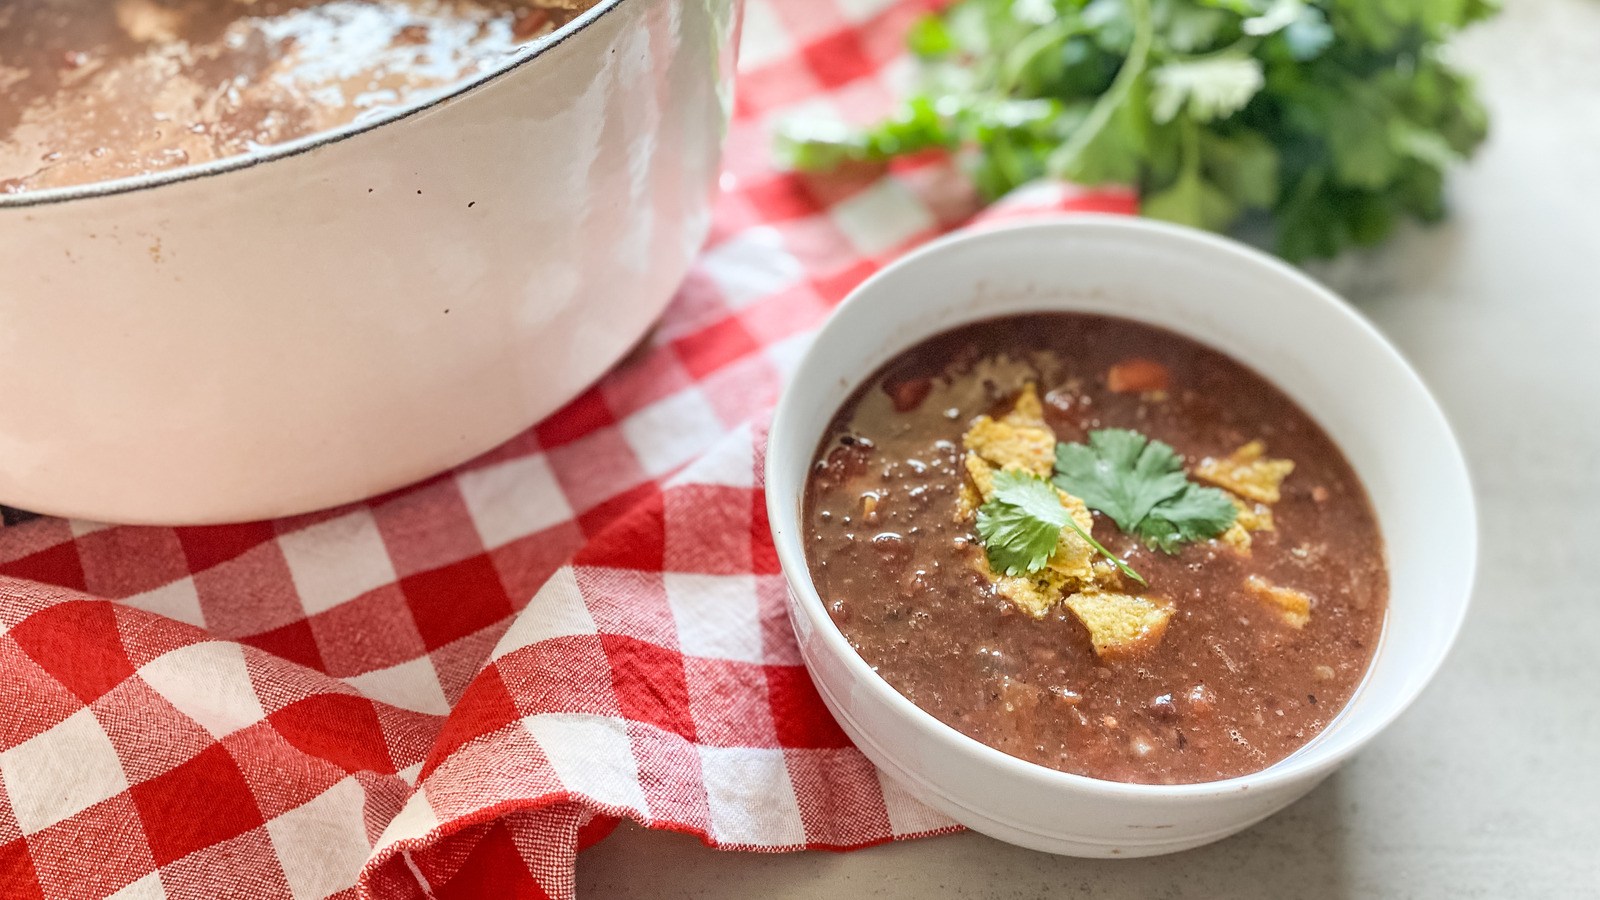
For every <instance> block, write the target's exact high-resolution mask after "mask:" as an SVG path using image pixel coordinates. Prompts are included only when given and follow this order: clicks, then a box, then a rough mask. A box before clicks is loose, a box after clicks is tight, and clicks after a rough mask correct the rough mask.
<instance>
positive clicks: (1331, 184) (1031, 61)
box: [779, 0, 1495, 259]
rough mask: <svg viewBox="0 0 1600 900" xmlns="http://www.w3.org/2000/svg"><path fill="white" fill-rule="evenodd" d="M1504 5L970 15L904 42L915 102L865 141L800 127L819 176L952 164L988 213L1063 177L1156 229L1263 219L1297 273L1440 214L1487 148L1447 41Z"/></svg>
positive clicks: (1213, 0)
mask: <svg viewBox="0 0 1600 900" xmlns="http://www.w3.org/2000/svg"><path fill="white" fill-rule="evenodd" d="M1494 11H1495V6H1494V0H958V2H956V3H954V4H953V5H951V6H950V7H948V8H947V9H946V10H945V11H944V12H942V13H940V14H937V15H933V16H929V17H927V18H924V19H922V20H920V21H919V22H918V23H917V24H916V25H915V26H914V27H913V28H912V29H911V32H910V35H909V43H910V46H911V50H912V51H913V53H914V54H915V56H916V57H917V59H918V60H919V61H920V66H919V71H920V81H919V87H918V89H917V90H916V91H915V92H914V93H913V94H912V95H911V96H910V97H909V98H908V99H907V100H905V101H904V102H903V103H902V104H901V105H900V106H899V108H898V109H897V110H896V111H895V112H894V113H893V114H892V115H891V116H890V117H889V118H887V119H886V120H884V121H882V122H880V123H878V124H876V125H873V126H871V127H869V128H866V129H854V128H850V127H847V126H844V125H841V124H838V123H834V122H819V121H815V120H812V121H806V120H796V121H791V122H789V123H787V124H786V126H785V128H784V130H783V132H782V133H781V134H780V136H779V151H780V155H781V156H782V157H784V159H785V160H786V161H787V162H788V163H789V164H790V165H792V166H794V167H797V168H800V169H806V170H825V169H831V168H833V167H835V166H837V165H839V164H840V163H843V162H846V161H851V160H858V161H882V160H887V159H889V158H892V157H895V156H901V155H905V154H909V153H916V152H919V151H922V150H926V149H928V148H932V147H940V148H945V149H947V150H950V151H954V152H956V153H957V154H959V156H960V157H961V159H962V160H963V162H964V163H965V165H966V167H967V169H968V171H969V172H970V173H971V175H972V177H973V179H974V180H975V182H976V183H977V186H978V188H979V190H981V191H982V192H983V193H984V194H985V195H986V196H988V197H990V198H994V197H998V196H999V195H1001V194H1003V193H1005V192H1006V191H1008V190H1010V189H1011V188H1013V187H1016V186H1017V185H1019V184H1022V183H1024V182H1026V181H1030V180H1032V179H1035V178H1038V177H1041V176H1045V175H1050V176H1055V177H1059V178H1064V179H1067V180H1069V181H1073V182H1076V183H1079V184H1085V185H1097V184H1106V183H1116V184H1128V185H1133V186H1135V187H1136V188H1137V189H1138V191H1139V193H1140V195H1141V197H1142V198H1143V209H1144V213H1145V214H1146V215H1149V216H1152V217H1154V218H1159V219H1166V220H1169V221H1173V222H1181V223H1184V224H1187V225H1194V226H1199V227H1202V228H1209V229H1212V230H1219V231H1220V230H1224V229H1226V228H1228V227H1230V226H1231V225H1233V224H1235V223H1236V222H1238V221H1239V220H1240V219H1241V217H1243V216H1245V215H1247V214H1250V213H1252V212H1254V213H1257V214H1264V215H1266V216H1267V217H1268V218H1269V220H1270V222H1271V224H1272V225H1273V230H1274V232H1275V239H1276V243H1277V250H1278V252H1279V253H1280V254H1281V255H1283V256H1285V257H1287V258H1289V259H1302V258H1306V257H1313V256H1323V257H1326V256H1333V255H1334V254H1336V253H1338V252H1339V251H1340V250H1342V249H1344V248H1345V247H1347V246H1350V245H1370V244H1375V243H1378V242H1379V241H1381V240H1383V239H1384V238H1385V237H1386V236H1387V235H1388V234H1389V233H1390V231H1391V230H1392V229H1393V228H1394V225H1395V224H1396V222H1397V221H1399V220H1400V219H1402V218H1404V217H1407V216H1412V217H1416V218H1418V219H1421V220H1423V221H1434V220H1437V219H1439V218H1440V217H1441V216H1442V215H1443V204H1442V197H1441V195H1442V187H1443V179H1444V172H1445V170H1446V169H1447V168H1448V167H1449V166H1451V165H1453V164H1454V163H1456V162H1459V161H1460V160H1462V159H1464V158H1465V157H1466V156H1467V155H1469V154H1470V153H1471V152H1472V151H1473V150H1474V148H1476V147H1477V146H1478V144H1479V143H1480V142H1481V141H1482V140H1483V137H1484V133H1485V128H1486V118H1485V115H1484V112H1483V109H1482V107H1481V106H1480V105H1479V103H1478V101H1477V98H1476V97H1475V95H1474V93H1473V90H1472V85H1471V84H1470V82H1468V81H1467V79H1465V78H1464V77H1463V76H1462V75H1460V74H1459V73H1457V72H1455V71H1454V70H1453V69H1451V68H1450V67H1449V66H1448V65H1447V64H1446V63H1445V62H1444V61H1443V60H1441V59H1440V56H1439V47H1440V44H1441V42H1442V41H1443V40H1445V39H1446V38H1447V37H1449V36H1450V35H1451V34H1453V33H1454V32H1455V31H1456V30H1458V29H1460V28H1462V27H1463V26H1465V25H1468V24H1470V23H1472V22H1475V21H1478V20H1480V19H1483V18H1486V17H1487V16H1489V15H1490V14H1491V13H1493V12H1494Z"/></svg>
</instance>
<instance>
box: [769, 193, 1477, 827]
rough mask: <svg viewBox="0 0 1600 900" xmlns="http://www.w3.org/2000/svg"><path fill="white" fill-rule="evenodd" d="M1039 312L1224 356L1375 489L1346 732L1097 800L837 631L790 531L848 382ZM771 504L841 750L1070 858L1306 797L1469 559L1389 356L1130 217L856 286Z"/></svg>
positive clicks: (948, 252)
mask: <svg viewBox="0 0 1600 900" xmlns="http://www.w3.org/2000/svg"><path fill="white" fill-rule="evenodd" d="M1041 310H1070V311H1080V312H1092V313H1104V314H1111V315H1117V316H1122V317H1125V318H1129V319H1135V320H1138V321H1142V322H1148V323H1151V324H1154V325H1159V326H1162V327H1164V328H1167V329H1170V330H1172V331H1176V332H1178V333H1180V334H1184V335H1187V336H1188V337H1190V338H1193V339H1195V340H1198V341H1200V342H1202V343H1205V344H1208V345H1210V346H1212V347H1214V348H1216V349H1218V350H1221V351H1223V352H1225V353H1227V354H1228V355H1230V356H1231V357H1233V358H1234V359H1236V360H1239V361H1241V362H1243V363H1245V364H1247V365H1249V366H1250V367H1252V368H1253V369H1255V370H1256V371H1257V372H1259V373H1261V374H1262V375H1264V376H1265V377H1266V378H1267V379H1268V380H1269V381H1271V382H1273V383H1274V384H1276V385H1277V386H1278V387H1280V388H1281V389H1283V390H1284V391H1285V392H1287V393H1288V394H1289V396H1291V397H1292V398H1294V400H1295V401H1296V402H1298V403H1299V404H1300V405H1301V406H1302V407H1303V408H1304V409H1305V410H1306V411H1307V412H1308V413H1310V415H1311V416H1312V417H1313V418H1314V419H1316V420H1317V421H1318V422H1319V423H1320V424H1321V425H1322V426H1323V428H1325V429H1326V430H1327V431H1328V433H1329V434H1330V435H1331V436H1332V437H1333V439H1334V440H1335V441H1336V442H1337V443H1338V444H1339V446H1340V447H1341V448H1342V449H1343V450H1344V453H1345V455H1346V456H1347V457H1348V458H1349V460H1350V462H1351V464H1352V465H1353V466H1354V467H1355V470H1356V472H1357V474H1358V475H1359V476H1360V478H1361V480H1362V482H1363V483H1364V484H1365V485H1366V488H1367V491H1368V493H1369V494H1370V496H1371V498H1372V502H1373V505H1374V507H1375V508H1376V511H1377V515H1378V521H1379V525H1380V528H1381V529H1382V532H1383V536H1384V540H1385V543H1386V545H1387V552H1388V562H1389V578H1390V606H1389V613H1388V619H1387V622H1386V624H1385V627H1384V632H1383V638H1382V640H1381V642H1380V645H1379V647H1378V650H1377V654H1376V657H1375V659H1374V661H1373V664H1372V668H1371V670H1370V671H1369V673H1368V675H1367V679H1366V681H1365V682H1364V684H1363V685H1362V686H1361V688H1360V689H1359V690H1358V692H1357V694H1356V696H1355V698H1354V699H1353V700H1352V701H1351V702H1350V705H1349V706H1348V707H1347V708H1346V709H1345V711H1344V712H1343V714H1341V715H1340V716H1339V717H1338V718H1337V719H1336V720H1335V721H1334V722H1333V723H1332V724H1330V725H1329V727H1328V728H1327V729H1326V730H1325V731H1324V732H1323V733H1322V734H1321V735H1319V736H1318V737H1317V738H1316V739H1315V740H1313V741H1312V742H1311V743H1310V744H1308V745H1307V746H1306V747H1305V748H1303V749H1302V750H1300V751H1299V752H1297V753H1295V754H1294V755H1292V756H1290V757H1289V758H1288V759H1286V760H1284V761H1282V762H1279V763H1277V764H1276V765H1273V766H1271V767H1270V768H1268V769H1266V770H1264V771H1261V772H1257V773H1255V774H1252V775H1246V776H1244V777H1241V778H1233V779H1229V780H1226V781H1218V782H1211V783H1207V784H1190V785H1175V786H1166V785H1140V784H1121V783H1117V782H1110V781H1100V780H1097V779H1092V778H1085V777H1082V776H1078V775H1068V774H1065V773H1062V772H1057V771H1055V770H1053V769H1047V768H1044V767H1042V766H1038V765H1034V764H1032V763H1028V762H1024V761H1022V760H1020V759H1017V758H1015V757H1012V756H1008V755H1006V754H1004V753H1001V752H1000V751H998V750H994V749H991V748H989V747H987V746H985V745H983V744H981V743H979V742H978V741H976V740H973V739H972V738H969V737H967V736H965V735H962V734H960V733H959V732H957V731H955V730H954V729H952V728H949V727H948V726H946V725H944V724H943V723H941V722H939V721H938V720H937V719H935V718H934V717H933V716H931V715H929V714H928V713H926V712H924V711H922V710H921V709H919V708H918V707H916V706H915V705H913V704H912V703H911V702H910V701H909V700H907V699H905V698H904V697H902V696H901V695H900V694H899V693H898V692H897V691H895V690H894V689H893V688H891V687H890V686H889V685H888V684H887V683H886V682H884V681H883V680H882V679H880V678H878V677H877V676H876V675H875V674H873V672H872V670H871V669H870V668H869V667H868V666H867V664H866V663H865V662H863V661H862V659H861V657H860V656H858V655H857V654H856V652H855V651H854V650H853V649H851V647H850V645H849V644H848V643H847V642H846V641H845V639H844V637H843V635H842V634H840V632H839V631H838V629H837V628H836V627H835V626H834V624H833V622H832V620H831V619H829V617H828V613H827V611H826V610H825V609H824V608H823V604H822V601H821V600H820V599H819V598H818V596H817V591H816V588H815V587H814V586H813V585H812V583H811V577H810V574H809V572H808V571H807V568H806V560H805V554H804V549H803V541H802V529H801V525H800V505H801V497H802V491H803V490H804V486H805V480H806V474H807V470H808V468H809V466H810V462H811V459H812V456H813V454H814V453H815V452H816V449H817V444H818V441H819V440H820V438H821V435H822V433H823V430H824V428H825V426H826V425H827V423H828V421H829V420H830V419H831V418H832V416H833V415H834V413H835V412H836V411H837V410H838V408H839V406H840V404H841V403H843V402H844V400H845V399H846V397H848V396H849V394H850V392H851V391H852V390H853V389H854V388H855V387H856V385H858V384H860V383H861V382H862V381H863V380H864V379H865V378H866V377H867V376H868V375H870V374H871V373H872V372H873V371H874V370H875V369H877V368H878V367H879V366H880V365H882V364H883V363H884V362H886V361H888V360H889V359H890V358H892V357H893V356H895V355H896V354H897V353H899V352H900V351H902V350H904V349H906V348H908V347H910V346H911V345H913V344H915V343H917V342H918V341H920V340H921V339H923V338H926V337H928V336H930V335H933V334H935V333H938V332H941V331H944V330H946V329H949V328H952V327H954V326H957V325H960V324H963V323H966V322H971V321H974V320H978V319H986V318H991V317H994V316H1002V315H1008V314H1012V313H1021V312H1034V311H1041ZM766 489H767V508H768V516H769V518H770V520H771V523H772V531H773V537H774V538H775V540H776V542H777V549H778V557H779V559H780V561H781V562H782V565H783V571H784V574H785V576H786V577H787V579H788V584H789V589H790V604H789V614H790V617H791V619H792V620H793V623H794V628H795V632H796V634H797V635H798V636H799V639H800V649H801V653H802V655H803V656H804V658H805V662H806V667H807V668H808V669H809V670H810V672H811V677H812V679H813V680H814V681H815V682H816V685H817V689H818V690H819V691H820V692H821V694H822V698H823V701H824V702H826V703H827V705H828V708H829V709H830V710H832V711H833V714H834V715H835V716H836V717H837V718H838V720H839V723H840V725H842V726H843V728H844V730H845V732H846V733H847V734H849V735H850V738H851V739H852V740H853V741H855V743H856V745H857V746H859V747H860V748H861V750H862V752H864V753H865V754H866V755H867V757H868V758H870V759H871V760H872V761H873V762H874V763H876V764H877V765H878V766H879V768H881V769H883V770H884V771H885V772H887V773H888V774H889V776H890V777H892V778H893V779H894V780H895V781H897V782H899V783H900V784H902V785H903V786H904V787H905V788H906V789H908V790H909V791H910V792H911V793H912V794H913V795H914V796H916V797H917V798H919V799H921V800H922V801H923V802H925V803H927V804H929V805H930V806H933V807H934V808H936V809H939V810H941V811H943V812H944V813H946V814H948V815H950V816H951V817H953V818H955V819H956V820H958V821H960V822H962V823H963V824H965V825H967V826H969V827H971V828H973V829H975V830H977V831H981V832H983V833H985V834H988V835H991V836H993V837H996V838H999V839H1001V840H1004V841H1009V842H1011V843H1014V844H1020V845H1022V846H1024V847H1031V848H1033V849H1036V850H1045V851H1049V852H1053V853H1065V854H1071V855H1075V856H1112V855H1121V856H1145V855H1152V854H1157V853H1170V852H1173V851H1177V850H1183V849H1187V848H1189V847H1195V846H1198V845H1200V844H1204V843H1207V842H1210V841H1215V840H1217V839H1219V838H1222V837H1225V836H1227V835H1229V834H1232V833H1234V832H1236V831H1239V830H1240V829H1243V828H1245V827H1247V826H1249V825H1251V824H1252V823H1255V822H1257V821H1260V820H1261V819H1263V818H1265V817H1266V816H1269V815H1271V814H1272V813H1274V812H1276V811H1278V810H1279V809H1282V808H1283V807H1284V806H1286V805H1287V804H1289V803H1291V802H1293V801H1294V800H1296V799H1297V798H1299V797H1300V796H1301V795H1303V794H1305V793H1306V792H1307V791H1309V790H1311V789H1312V788H1313V787H1315V786H1316V785H1317V783H1318V782H1320V781H1321V780H1322V779H1323V778H1325V777H1327V776H1328V775H1329V774H1330V773H1332V772H1333V771H1334V769H1335V768H1337V767H1338V766H1339V764H1340V763H1342V762H1343V761H1344V760H1345V759H1347V758H1349V756H1350V755H1351V754H1352V753H1354V752H1355V751H1356V750H1357V749H1359V748H1360V747H1361V746H1362V745H1363V744H1365V743H1366V742H1368V741H1370V740H1371V739H1372V738H1373V737H1374V736H1376V735H1377V734H1378V732H1380V731H1382V730H1383V728H1384V727H1385V726H1386V725H1388V724H1389V723H1390V722H1392V721H1394V719H1395V717H1396V716H1398V715H1399V714H1400V713H1401V711H1403V710H1404V709H1405V708H1406V706H1407V705H1408V704H1409V703H1411V701H1412V700H1414V699H1415V698H1416V697H1417V695H1418V694H1419V693H1420V692H1421V691H1422V689H1423V687H1424V686H1425V685H1426V684H1427V682H1428V679H1429V678H1431V677H1432V676H1433V673H1434V672H1435V671H1436V670H1437V669H1438V667H1439V665H1440V663H1441V662H1442V661H1443V660H1444V657H1445V654H1446V652H1447V651H1448V650H1449V648H1450V644H1451V642H1452V641H1453V640H1454V639H1455V635H1456V632H1457V630H1458V629H1459V627H1460V625H1461V621H1462V618H1463V616H1464V615H1465V614H1466V609H1467V600H1468V596H1469V594H1470V593H1471V585H1472V578H1473V570H1474V565H1475V558H1476V554H1477V524H1476V514H1475V512H1474V509H1473V500H1472V492H1471V486H1470V484H1469V482H1468V478H1467V471H1466V465H1465V463H1464V462H1463V460H1462V457H1461V452H1460V450H1459V448H1458V447H1457V446H1456V442H1455V439H1454V437H1453V436H1452V435H1451V433H1450V429H1449V426H1448V425H1447V424H1446V423H1445V419H1444V416H1443V415H1442V414H1441V413H1440V411H1439V408H1438V406H1437V405H1435V403H1434V401H1433V399H1432V398H1431V397H1430V396H1429V394H1428V391H1427V390H1426V388H1424V387H1423V385H1422V382H1421V381H1420V380H1419V379H1418V378H1417V376H1416V374H1415V373H1414V372H1412V370H1411V369H1410V367H1408V366H1407V365H1406V363H1405V361H1404V360H1402V359H1401V358H1400V355H1399V354H1398V353H1397V352H1396V351H1395V350H1394V348H1393V347H1391V346H1390V345H1389V344H1388V343H1387V342H1386V341H1385V340H1384V339H1383V338H1382V337H1381V336H1380V335H1379V334H1378V333H1377V332H1376V331H1375V330H1373V328H1372V327H1371V326H1370V325H1369V324H1367V322H1366V321H1365V320H1363V319H1362V318H1361V317H1360V316H1358V315H1357V314H1356V313H1354V312H1353V311H1351V309H1350V308H1349V307H1348V306H1346V305H1345V304H1344V303H1343V302H1341V301H1340V300H1339V299H1338V298H1337V297H1335V296H1334V295H1333V294H1331V293H1329V292H1328V291H1327V290H1324V289H1323V288H1322V287H1320V286H1318V285H1317V284H1316V283H1314V282H1312V281H1311V280H1310V279H1308V278H1307V277H1305V276H1304V275H1302V274H1301V273H1300V272H1298V271H1296V270H1295V269H1293V268H1291V267H1289V266H1287V265H1285V264H1283V263H1282V262H1279V261H1278V260H1275V259H1273V258H1271V257H1268V256H1265V255H1263V254H1261V253H1258V252H1256V251H1254V250H1251V249H1249V248H1247V247H1244V246H1242V245H1240V244H1237V243H1235V242H1232V241H1229V240H1226V239H1224V238H1220V237H1216V236H1213V235H1209V234H1204V233H1202V232H1198V231H1193V230H1189V229H1185V228H1179V227H1175V226H1170V225H1164V224H1158V223H1154V222H1150V221H1147V220H1142V219H1134V218H1121V217H1102V216H1077V217H1070V218H1062V219H1054V220H1049V221H1042V222H1037V223H1029V224H1023V225H1018V226H1013V227H1007V228H1001V229H995V230H989V231H980V232H976V233H969V234H960V235H956V236H953V237H950V238H947V239H944V240H941V241H937V242H935V243H933V244H930V245H928V246H927V247H925V248H923V249H921V250H919V251H917V252H916V253H913V254H911V255H910V256H907V257H906V258H904V259H902V260H900V261H899V262H897V263H895V264H894V265H892V266H889V267H888V268H886V269H884V270H883V271H882V272H880V273H879V274H878V275H876V276H875V277H873V278H872V279H871V280H869V281H867V282H866V283H865V284H863V285H862V286H861V287H859V288H857V289H856V290H855V292H854V293H852V294H851V295H850V296H849V298H847V299H846V300H845V302H844V303H843V305H841V306H840V307H839V309H838V310H837V311H836V312H835V313H834V314H833V316H832V318H831V319H829V320H828V322H827V324H826V325H824V326H823V328H822V330H821V332H820V333H819V334H818V335H817V338H816V342H815V343H814V344H812V346H811V348H810V350H809V351H808V352H807V354H806V355H805V357H804V358H803V359H802V360H801V362H800V365H799V368H798V369H797V371H796V372H795V374H794V377H793V380H792V381H791V382H790V384H789V386H788V388H787V390H786V391H785V393H784V396H783V398H782V401H781V402H780V403H779V405H778V410H777V413H776V416H775V419H774V421H773V425H772V432H771V441H770V444H769V448H768V455H767V470H766ZM1439 739H1440V740H1441V741H1443V740H1447V738H1445V737H1440V738H1439Z"/></svg>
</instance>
